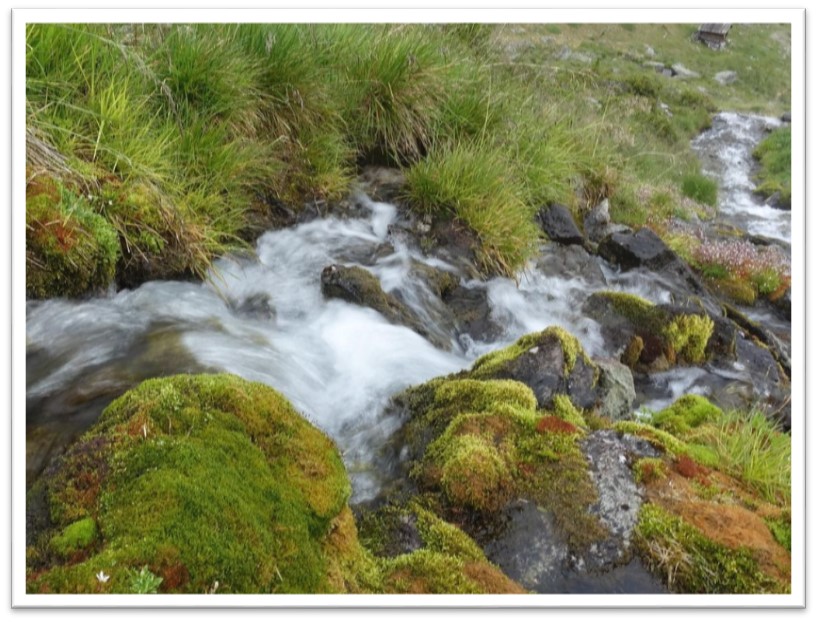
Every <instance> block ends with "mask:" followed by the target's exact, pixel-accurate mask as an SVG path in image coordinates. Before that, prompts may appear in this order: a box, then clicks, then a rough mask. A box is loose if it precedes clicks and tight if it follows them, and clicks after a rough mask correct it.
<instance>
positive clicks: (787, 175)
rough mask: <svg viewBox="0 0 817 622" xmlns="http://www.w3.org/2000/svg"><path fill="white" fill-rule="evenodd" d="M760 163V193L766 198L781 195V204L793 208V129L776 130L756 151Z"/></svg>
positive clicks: (758, 175) (758, 177)
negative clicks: (776, 194)
mask: <svg viewBox="0 0 817 622" xmlns="http://www.w3.org/2000/svg"><path fill="white" fill-rule="evenodd" d="M754 156H755V158H757V159H758V160H759V161H760V171H759V172H758V174H757V180H758V181H759V182H760V185H759V186H758V192H760V193H761V194H763V195H764V196H767V197H769V196H771V195H773V194H775V193H779V194H780V204H781V205H784V206H791V127H784V128H781V129H779V130H775V131H774V132H772V133H771V134H769V136H767V137H766V138H765V139H764V140H763V141H762V142H761V143H760V144H759V145H758V146H757V149H755V152H754Z"/></svg>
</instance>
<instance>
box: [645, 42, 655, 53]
mask: <svg viewBox="0 0 817 622" xmlns="http://www.w3.org/2000/svg"><path fill="white" fill-rule="evenodd" d="M644 54H646V55H647V56H655V50H654V49H652V47H650V46H649V45H647V44H646V43H645V44H644Z"/></svg>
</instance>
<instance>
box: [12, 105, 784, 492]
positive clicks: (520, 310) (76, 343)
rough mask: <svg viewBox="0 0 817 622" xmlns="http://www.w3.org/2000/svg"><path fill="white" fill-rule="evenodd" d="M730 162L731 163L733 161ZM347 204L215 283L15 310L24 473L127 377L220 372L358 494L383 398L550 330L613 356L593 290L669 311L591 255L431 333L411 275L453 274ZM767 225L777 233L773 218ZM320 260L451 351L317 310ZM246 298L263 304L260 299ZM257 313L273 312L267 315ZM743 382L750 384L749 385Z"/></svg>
mask: <svg viewBox="0 0 817 622" xmlns="http://www.w3.org/2000/svg"><path fill="white" fill-rule="evenodd" d="M730 119H732V117H728V118H727V121H729V120H730ZM738 121H739V122H738V123H737V125H738V126H739V127H742V121H740V119H738ZM750 151H751V150H749V152H750ZM730 157H731V156H730ZM735 157H737V156H735ZM730 161H731V162H733V164H734V163H735V158H732V159H731V160H730ZM744 164H745V162H744ZM730 170H731V169H730ZM747 175H748V173H735V174H734V176H735V178H739V177H740V178H741V179H743V177H747ZM741 176H743V177H741ZM747 178H748V177H747ZM730 179H731V177H730ZM738 194H739V193H738ZM722 196H723V195H722ZM730 196H731V195H730ZM358 202H359V204H360V206H361V213H360V215H359V217H356V218H348V219H338V218H327V219H322V220H315V221H313V222H309V223H306V224H302V225H299V226H297V227H293V228H290V229H284V230H279V231H272V232H268V233H266V234H264V235H263V236H262V237H261V238H260V239H259V240H258V243H257V248H256V251H257V256H256V257H252V258H248V257H245V258H232V259H225V260H222V261H219V262H218V263H217V265H216V271H215V272H216V273H215V275H214V276H213V279H212V282H213V283H214V285H213V284H209V283H203V284H202V283H182V282H151V283H146V284H144V285H143V286H141V287H139V288H138V289H136V290H134V291H122V292H120V293H118V294H116V295H114V296H111V297H108V298H99V299H93V300H89V301H84V302H69V301H64V300H49V301H46V302H43V303H29V306H28V312H27V325H26V334H27V339H28V348H27V351H28V352H27V354H28V356H27V398H28V403H29V408H28V427H29V434H28V447H27V449H28V458H29V460H28V462H29V469H30V472H31V473H32V474H35V473H36V472H37V471H39V470H40V469H41V468H42V467H43V466H44V463H45V461H46V460H47V459H48V458H49V457H50V455H51V454H52V453H54V452H57V451H60V449H61V447H64V446H65V444H67V443H68V442H70V440H71V439H72V438H73V437H74V436H76V434H78V433H80V432H82V430H84V429H85V428H87V427H88V426H89V425H90V424H91V423H92V422H93V420H94V419H95V418H96V417H97V416H98V414H99V412H100V410H101V408H102V407H104V405H105V403H107V401H109V400H110V399H111V398H113V397H115V396H117V395H119V394H121V393H122V392H124V391H125V390H127V389H129V388H131V387H132V386H134V385H135V384H137V383H138V382H139V381H141V380H143V379H145V378H148V377H152V376H157V375H167V374H172V373H181V372H200V371H227V372H231V373H235V374H237V375H240V376H242V377H244V378H247V379H249V380H254V381H259V382H263V383H265V384H268V385H269V386H271V387H273V388H275V389H277V390H279V391H280V392H281V393H283V394H284V395H285V396H286V397H287V398H288V399H289V400H291V401H292V403H293V404H294V405H295V407H296V408H298V409H299V410H300V411H301V412H302V413H303V414H304V415H305V416H306V417H307V418H308V419H309V420H310V421H312V422H313V423H315V424H316V425H317V426H319V427H320V428H321V429H323V430H324V431H325V432H327V433H328V434H329V435H330V436H332V437H333V438H334V439H335V440H336V442H337V443H338V446H339V447H340V449H341V451H342V452H343V455H344V460H345V461H346V464H347V466H348V468H349V470H350V473H351V476H352V482H353V488H354V491H355V493H354V498H355V500H358V501H359V500H364V499H366V498H369V497H371V496H373V495H374V494H376V492H377V490H378V489H379V487H380V485H381V484H382V483H383V482H382V478H383V477H384V475H383V473H380V472H379V471H378V468H377V467H375V466H374V465H375V455H376V453H377V451H378V450H379V449H380V448H381V447H382V446H383V445H384V443H385V441H386V439H387V438H388V437H389V436H390V435H391V434H393V432H394V431H395V430H396V429H397V427H399V425H400V423H401V422H399V421H397V420H396V419H394V418H392V419H389V418H387V417H385V416H384V415H383V407H384V406H385V404H386V403H387V402H388V400H389V399H390V398H391V397H392V396H393V395H394V394H395V393H397V392H399V391H401V390H402V389H404V388H406V387H408V386H410V385H413V384H417V383H420V382H423V381H425V380H428V379H430V378H433V377H435V376H440V375H444V374H448V373H451V372H455V371H458V370H460V369H464V368H467V367H469V366H470V365H471V363H472V362H473V361H474V359H475V358H476V357H477V356H479V355H481V354H483V353H485V352H487V351H490V350H494V349H496V348H499V347H502V346H504V345H506V344H508V343H510V342H512V341H513V340H515V339H516V338H518V337H519V336H521V335H523V334H527V333H530V332H534V331H538V330H542V329H544V328H546V327H548V326H552V325H558V326H562V327H563V328H565V329H567V330H568V331H570V332H571V333H573V334H574V335H576V336H577V337H578V338H579V340H580V341H581V342H582V344H583V346H584V347H585V349H586V350H587V351H588V352H589V353H590V354H591V355H593V356H611V355H612V356H614V355H616V354H617V353H613V352H605V351H604V342H603V339H602V337H601V334H600V331H599V327H598V325H597V324H596V323H595V322H594V321H593V320H590V319H588V318H586V317H584V316H583V314H582V312H581V306H582V303H583V302H584V301H585V299H586V298H587V297H588V296H589V295H590V294H591V293H592V292H593V291H598V290H602V289H612V290H620V291H628V292H631V293H636V294H638V295H640V296H642V297H644V298H647V299H649V300H651V301H653V302H656V303H659V302H669V293H668V292H667V291H666V289H665V288H663V287H662V286H661V285H660V283H658V282H657V281H656V280H655V278H654V277H652V278H651V276H650V274H649V273H643V272H639V271H631V272H628V273H625V274H618V273H617V272H616V271H615V270H613V269H611V268H610V267H609V266H607V265H606V264H604V262H602V261H601V260H599V259H598V258H592V259H590V262H591V264H594V265H595V266H596V267H597V268H598V269H597V270H596V276H595V277H591V276H590V275H589V274H576V273H573V274H561V275H556V276H546V275H545V274H543V273H542V272H541V271H539V270H537V269H536V268H535V267H534V266H533V265H531V266H529V267H528V269H527V270H526V271H524V272H523V273H522V274H520V275H519V278H518V284H517V283H514V282H513V281H511V280H508V279H499V278H497V279H492V280H491V281H488V282H487V283H477V282H470V283H468V286H469V287H485V288H487V292H488V300H489V303H490V307H491V314H492V318H493V319H494V320H495V321H497V323H498V324H499V325H500V326H502V327H503V329H504V333H503V334H502V335H501V336H500V337H499V338H497V339H496V340H494V341H491V342H475V341H474V340H472V339H470V338H469V337H468V336H467V335H466V336H460V337H459V339H458V338H457V336H456V335H454V334H450V332H446V331H447V330H449V329H446V328H445V325H444V323H440V321H439V314H438V313H437V311H438V309H437V308H438V307H439V306H440V305H441V304H442V303H441V302H440V301H439V300H438V299H436V298H435V297H434V296H433V294H432V293H431V292H430V291H429V290H428V288H427V287H426V286H425V285H424V283H423V281H422V280H420V279H419V278H418V277H417V275H416V271H414V270H412V266H416V264H417V263H418V262H419V263H423V264H427V265H431V266H433V267H435V268H439V269H443V270H449V271H455V269H454V268H453V267H451V266H450V265H448V264H446V263H445V262H443V261H441V260H439V259H435V258H433V257H426V256H424V255H423V254H422V253H421V252H420V251H419V250H417V249H416V248H413V247H411V246H409V245H408V243H407V242H405V240H404V239H403V238H402V237H401V235H400V233H399V227H398V228H397V229H396V233H392V232H391V231H392V230H393V229H395V227H394V226H395V224H399V222H398V212H397V209H396V208H395V207H394V206H392V205H388V204H384V203H377V202H373V201H370V200H369V199H367V198H366V197H360V198H359V199H358ZM786 215H787V214H786ZM753 218H754V217H753ZM762 220H763V219H761V221H762ZM752 222H755V221H754V219H753V220H752ZM781 222H782V221H781ZM755 226H757V227H758V228H761V227H769V226H770V225H763V224H762V222H761V223H760V224H756V225H755ZM774 226H775V227H778V226H779V231H780V232H781V235H782V234H783V233H784V229H783V228H782V224H780V225H774ZM777 230H778V229H775V231H777ZM769 231H770V229H764V232H765V234H768V233H769ZM555 248H556V247H555V246H549V247H548V248H546V249H544V252H555V251H554V249H555ZM333 263H344V264H359V265H363V266H364V267H366V268H367V269H368V270H370V271H371V272H372V273H374V274H375V275H376V276H377V277H378V279H379V280H380V282H381V284H382V286H383V288H384V289H385V290H386V291H390V292H396V293H399V294H400V296H401V298H402V300H403V301H404V302H405V303H406V304H408V305H409V306H410V307H411V308H412V310H413V311H414V312H415V313H416V314H417V315H418V316H419V317H420V318H421V319H422V320H423V322H424V324H425V325H426V326H427V327H429V329H431V328H434V329H435V330H436V332H437V333H439V334H442V335H446V336H447V337H448V339H450V343H451V348H450V351H444V350H440V349H437V348H436V347H434V346H433V345H432V344H431V343H430V342H428V341H427V340H426V339H424V338H423V337H421V336H419V335H418V334H417V333H415V332H413V331H412V330H410V329H408V328H406V327H403V326H398V325H393V324H390V323H389V322H388V321H386V320H385V319H384V318H383V317H382V316H380V315H379V314H378V313H377V312H375V311H373V310H371V309H367V308H362V307H358V306H355V305H352V304H348V303H346V302H343V301H340V300H325V299H324V298H323V296H322V294H321V291H320V275H321V271H322V270H323V268H324V267H326V266H327V265H330V264H333ZM259 300H261V301H264V300H266V301H267V302H266V303H263V304H260V305H259V304H257V303H258V301H259ZM252 301H255V302H256V304H255V306H253V307H252V308H251V309H250V310H249V311H247V310H243V311H242V310H241V309H242V307H243V306H246V305H247V303H248V302H252ZM265 304H266V305H267V306H268V307H271V308H272V309H274V313H270V312H268V310H266V311H265V306H264V305H265ZM710 371H712V370H710ZM714 371H715V372H716V373H719V372H718V370H714ZM722 372H723V373H722V374H721V375H728V374H732V373H734V372H735V370H722ZM707 378H712V376H711V375H707V374H705V373H704V372H702V371H701V370H698V369H678V370H673V371H671V372H667V373H666V374H664V375H660V376H657V377H656V378H655V384H656V387H657V389H656V390H655V391H652V392H651V394H650V396H649V398H648V402H647V403H646V404H645V406H646V407H648V408H652V409H657V408H661V407H663V406H664V405H666V404H667V403H669V402H670V401H672V400H673V399H675V398H676V397H678V396H680V395H681V394H683V393H686V392H690V391H691V392H702V393H705V392H706V391H707V387H706V382H707ZM746 381H747V382H748V383H750V384H751V378H747V379H746Z"/></svg>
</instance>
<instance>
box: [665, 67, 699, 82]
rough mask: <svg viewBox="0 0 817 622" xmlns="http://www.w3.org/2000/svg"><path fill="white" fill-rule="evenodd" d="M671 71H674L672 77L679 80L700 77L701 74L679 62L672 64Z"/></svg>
mask: <svg viewBox="0 0 817 622" xmlns="http://www.w3.org/2000/svg"><path fill="white" fill-rule="evenodd" d="M672 71H673V73H674V77H676V78H680V79H681V80H686V79H691V78H700V77H701V74H699V73H697V72H695V71H692V70H691V69H687V68H686V67H684V66H683V65H682V64H681V63H675V64H674V65H673V66H672Z"/></svg>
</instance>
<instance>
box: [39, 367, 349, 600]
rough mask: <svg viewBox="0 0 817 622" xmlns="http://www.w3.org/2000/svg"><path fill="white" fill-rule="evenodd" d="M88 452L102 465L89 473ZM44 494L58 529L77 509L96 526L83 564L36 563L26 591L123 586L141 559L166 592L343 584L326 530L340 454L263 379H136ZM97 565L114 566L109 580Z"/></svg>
mask: <svg viewBox="0 0 817 622" xmlns="http://www.w3.org/2000/svg"><path fill="white" fill-rule="evenodd" d="M87 465H95V467H96V469H95V472H94V474H93V477H92V478H91V479H90V480H89V479H87V475H86V472H85V470H84V468H83V467H84V466H87ZM48 493H49V501H50V504H51V508H52V511H51V514H52V518H55V519H57V521H58V528H61V527H62V524H64V523H65V522H67V521H70V520H72V518H71V517H74V516H76V515H77V514H79V513H81V512H84V513H85V514H86V515H93V516H96V517H97V522H98V524H99V529H100V532H101V533H102V534H103V539H102V542H101V545H100V547H99V548H100V550H99V552H98V553H97V554H95V555H94V556H93V557H91V558H89V559H87V560H85V561H83V562H82V563H80V564H76V565H74V566H57V567H53V568H44V569H40V570H41V571H42V572H38V574H37V576H36V579H33V580H32V581H31V583H30V585H29V589H30V590H34V591H38V590H46V589H47V590H50V591H57V592H61V591H95V590H97V589H100V588H102V589H104V590H105V591H113V592H116V591H127V576H126V572H125V571H126V569H128V568H131V569H139V568H141V567H143V566H145V565H147V566H148V567H149V568H150V569H151V571H152V572H154V573H155V574H157V575H158V576H163V577H164V578H165V581H164V582H163V583H162V589H163V590H168V591H190V592H203V591H206V590H208V589H210V588H211V586H212V585H213V584H214V583H215V582H216V581H218V582H219V585H220V586H221V587H220V588H219V589H220V591H224V592H244V593H252V592H316V591H329V590H332V589H333V586H337V584H338V583H339V581H335V582H334V583H333V582H332V581H330V576H329V569H330V568H331V567H332V564H333V563H334V562H333V560H330V559H329V558H328V557H327V550H326V549H325V546H326V543H325V539H326V538H327V536H329V535H330V531H332V529H333V525H335V524H336V521H337V517H338V515H339V514H340V513H341V512H342V511H343V509H344V508H345V504H346V501H347V499H348V497H349V494H350V486H349V481H348V479H347V477H346V473H345V469H344V467H343V464H342V462H341V460H340V456H339V454H338V451H337V449H336V448H335V446H334V445H333V444H332V442H331V441H330V440H329V439H328V438H326V437H325V436H324V435H323V434H322V433H320V432H319V431H317V430H316V429H315V428H314V427H312V426H311V425H310V424H309V423H307V422H306V421H305V420H304V419H303V418H302V417H301V416H300V415H299V414H298V413H297V412H296V411H295V410H294V409H293V408H292V407H291V406H290V405H289V404H288V402H287V401H286V400H285V399H284V398H282V397H281V396H280V395H279V394H278V393H276V392H275V391H273V390H272V389H270V388H268V387H266V386H264V385H261V384H257V383H250V382H246V381H244V380H241V379H239V378H236V377H234V376H229V375H214V376H206V375H202V376H174V377H171V378H164V379H157V380H149V381H146V382H144V383H142V384H141V385H140V386H139V387H137V388H136V389H134V390H132V391H130V392H128V393H126V394H125V395H124V396H122V397H121V398H119V399H118V400H116V401H114V402H113V403H112V404H111V405H110V406H109V407H108V408H107V409H106V410H105V412H104V413H103V415H102V417H101V418H100V420H99V422H98V423H97V424H96V425H95V426H94V427H93V428H92V429H91V430H90V431H89V432H88V433H87V434H86V435H85V436H84V437H83V438H82V439H81V440H80V441H79V442H78V443H77V445H76V446H75V448H74V450H73V451H69V452H68V453H67V454H66V456H65V458H64V460H63V463H62V464H61V465H60V466H59V467H58V470H57V476H56V477H55V478H54V480H53V482H52V483H50V484H49V491H48ZM350 538H351V539H352V543H351V544H348V545H347V546H346V548H347V549H349V550H351V549H353V548H354V546H353V545H354V542H356V537H351V536H350ZM350 555H351V553H350ZM100 570H104V571H105V572H106V573H107V574H109V575H110V576H111V580H110V581H109V582H108V583H106V584H104V585H98V582H97V581H96V580H95V579H94V575H95V573H96V572H98V571H100ZM171 579H172V580H171Z"/></svg>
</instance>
